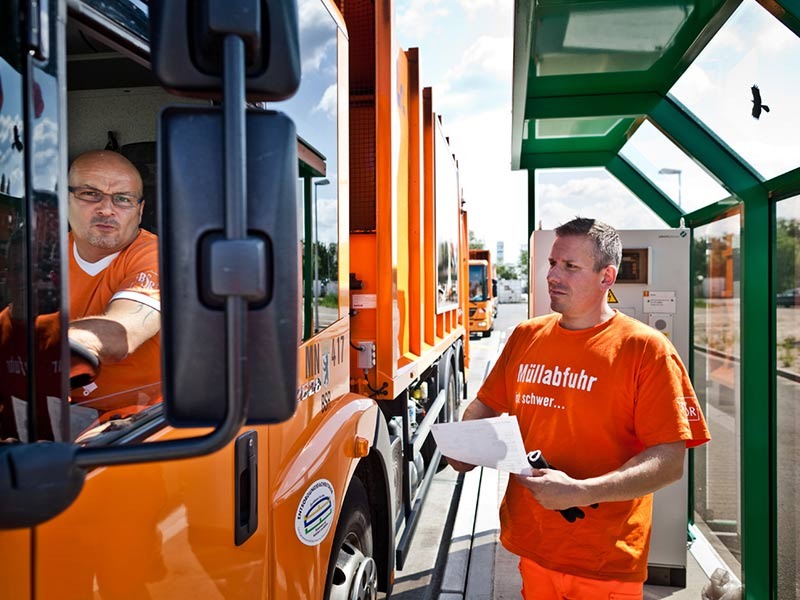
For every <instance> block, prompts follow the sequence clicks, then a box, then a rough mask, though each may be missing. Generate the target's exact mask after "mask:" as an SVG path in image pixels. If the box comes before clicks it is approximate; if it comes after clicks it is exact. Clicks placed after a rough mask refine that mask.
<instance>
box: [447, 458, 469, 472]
mask: <svg viewBox="0 0 800 600" xmlns="http://www.w3.org/2000/svg"><path fill="white" fill-rule="evenodd" d="M445 458H447V463H448V464H449V465H450V466H451V467H453V469H454V470H456V471H458V472H459V473H466V472H468V471H472V469H474V468H475V465H471V464H469V463H465V462H461V461H460V460H456V459H454V458H449V457H445Z"/></svg>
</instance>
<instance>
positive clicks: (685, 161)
mask: <svg viewBox="0 0 800 600" xmlns="http://www.w3.org/2000/svg"><path fill="white" fill-rule="evenodd" d="M619 153H620V156H622V157H623V158H625V159H626V160H627V161H628V162H629V163H631V164H632V165H633V166H634V167H636V168H637V169H638V170H639V171H640V172H641V173H642V175H644V176H645V177H647V178H648V179H649V180H650V182H651V183H652V184H653V185H655V186H656V187H657V188H658V189H660V190H661V191H662V192H663V193H664V194H665V195H667V196H669V198H670V199H671V200H672V201H673V202H674V203H675V204H677V205H678V206H680V207H681V208H682V209H683V211H684V212H687V213H688V212H692V211H694V210H697V209H698V208H702V207H703V206H708V205H709V204H713V203H714V202H717V201H718V200H722V199H723V198H727V197H729V196H730V195H731V194H730V193H729V192H728V191H727V190H725V188H723V187H722V186H721V185H719V183H717V182H716V180H715V179H714V178H712V177H711V176H710V175H709V174H708V173H706V172H705V171H704V170H703V169H702V168H701V167H700V166H699V165H698V164H697V163H695V162H694V160H692V159H691V158H690V157H689V156H688V155H687V154H686V153H685V152H683V150H681V149H680V148H678V146H676V145H675V144H674V143H673V142H672V141H671V140H670V139H669V138H667V136H665V135H664V134H663V133H661V131H660V130H659V129H658V128H657V127H656V126H655V125H653V124H652V123H651V122H650V121H649V120H644V121H643V122H642V124H641V125H640V126H639V128H638V129H637V130H636V133H634V134H633V135H632V136H631V138H630V139H629V140H628V141H627V142H626V143H625V145H624V146H623V147H622V150H620V152H619Z"/></svg>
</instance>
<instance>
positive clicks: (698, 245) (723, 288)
mask: <svg viewBox="0 0 800 600" xmlns="http://www.w3.org/2000/svg"><path fill="white" fill-rule="evenodd" d="M740 242H741V226H740V214H739V212H738V211H736V212H734V213H731V214H730V215H729V216H727V217H726V218H723V219H720V220H719V221H716V222H714V223H711V224H709V225H705V226H703V227H698V228H696V229H695V230H694V243H693V249H692V252H693V256H692V262H693V273H694V276H693V284H694V290H693V294H694V348H693V351H694V356H693V358H694V363H693V367H692V381H693V382H694V386H695V390H696V392H697V397H698V399H699V400H700V403H701V406H702V408H703V412H704V414H705V416H706V421H707V422H708V428H709V430H710V431H711V438H712V440H713V441H712V443H710V444H706V445H704V446H701V447H700V448H697V449H696V450H695V451H694V452H695V454H694V456H695V473H694V496H695V505H694V509H695V523H696V525H697V527H698V528H699V529H700V530H701V531H702V532H703V534H704V535H705V536H706V538H707V539H708V541H709V542H710V543H711V544H712V545H713V546H714V548H715V550H716V551H717V552H718V554H719V555H720V557H721V558H722V559H723V560H724V561H725V562H726V563H727V565H728V567H729V568H730V570H731V571H732V572H733V573H734V574H735V575H736V576H737V577H739V578H740V579H741V577H742V573H741V506H740V498H741V493H740V490H741V477H740V470H739V465H740V463H741V461H740V453H741V448H740V436H739V428H740V421H739V419H740V412H741V411H740V406H741V403H740V396H741V385H740V381H741V380H740V376H739V371H740V367H741V362H740V356H741V352H740V350H741V336H740V333H741V330H740V326H739V317H740V293H739V281H740V271H741V269H740V265H739V249H740Z"/></svg>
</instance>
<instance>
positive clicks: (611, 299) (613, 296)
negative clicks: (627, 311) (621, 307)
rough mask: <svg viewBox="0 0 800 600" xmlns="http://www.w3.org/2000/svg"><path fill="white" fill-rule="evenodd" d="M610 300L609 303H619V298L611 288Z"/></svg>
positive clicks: (609, 292) (609, 291)
mask: <svg viewBox="0 0 800 600" xmlns="http://www.w3.org/2000/svg"><path fill="white" fill-rule="evenodd" d="M608 302H609V304H619V300H617V297H616V296H615V295H614V292H612V291H611V289H609V290H608Z"/></svg>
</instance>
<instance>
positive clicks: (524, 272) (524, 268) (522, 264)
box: [517, 250, 528, 279]
mask: <svg viewBox="0 0 800 600" xmlns="http://www.w3.org/2000/svg"><path fill="white" fill-rule="evenodd" d="M517 268H518V269H519V275H520V277H521V278H522V279H527V278H528V251H527V250H523V251H522V252H520V253H519V260H518V261H517Z"/></svg>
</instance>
